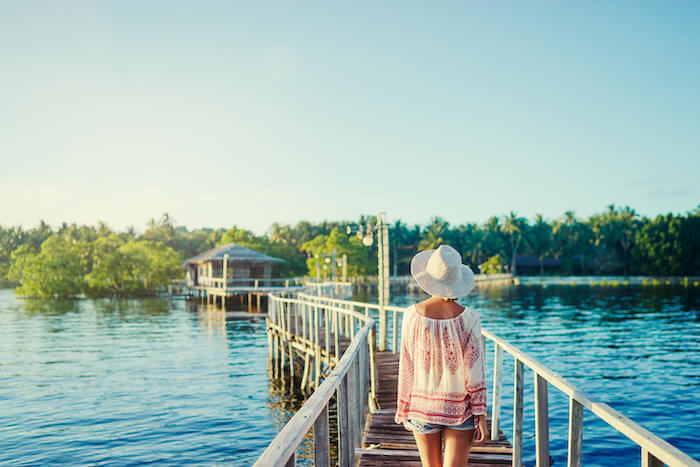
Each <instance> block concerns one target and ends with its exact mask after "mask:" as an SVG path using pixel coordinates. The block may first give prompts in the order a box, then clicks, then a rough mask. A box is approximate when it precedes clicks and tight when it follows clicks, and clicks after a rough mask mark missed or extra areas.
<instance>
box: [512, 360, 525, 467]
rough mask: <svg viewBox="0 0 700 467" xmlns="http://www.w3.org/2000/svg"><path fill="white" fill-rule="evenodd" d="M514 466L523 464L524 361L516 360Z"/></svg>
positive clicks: (514, 382) (519, 466) (514, 383)
mask: <svg viewBox="0 0 700 467" xmlns="http://www.w3.org/2000/svg"><path fill="white" fill-rule="evenodd" d="M513 386H514V390H513V393H514V394H513V467H521V466H522V465H523V362H521V361H520V360H518V359H516V360H515V378H514V380H513Z"/></svg>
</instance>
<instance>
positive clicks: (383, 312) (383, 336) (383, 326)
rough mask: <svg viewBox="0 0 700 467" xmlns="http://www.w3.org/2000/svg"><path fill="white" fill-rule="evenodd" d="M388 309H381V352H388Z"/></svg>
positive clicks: (381, 307)
mask: <svg viewBox="0 0 700 467" xmlns="http://www.w3.org/2000/svg"><path fill="white" fill-rule="evenodd" d="M386 327H387V326H386V308H384V307H383V306H380V307H379V351H384V350H386Z"/></svg>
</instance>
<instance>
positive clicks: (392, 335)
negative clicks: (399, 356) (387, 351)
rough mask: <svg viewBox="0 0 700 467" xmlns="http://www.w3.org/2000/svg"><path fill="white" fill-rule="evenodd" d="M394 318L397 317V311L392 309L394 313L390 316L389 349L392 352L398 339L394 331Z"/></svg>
mask: <svg viewBox="0 0 700 467" xmlns="http://www.w3.org/2000/svg"><path fill="white" fill-rule="evenodd" d="M396 318H397V313H396V310H394V315H393V316H392V319H391V351H392V353H394V354H395V353H396V349H397V348H396V343H397V339H398V335H397V334H398V332H397V331H396V328H397V324H396Z"/></svg>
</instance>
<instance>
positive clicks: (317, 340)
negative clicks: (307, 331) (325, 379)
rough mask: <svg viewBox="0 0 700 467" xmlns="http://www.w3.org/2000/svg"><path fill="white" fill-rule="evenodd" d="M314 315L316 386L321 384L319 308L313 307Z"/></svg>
mask: <svg viewBox="0 0 700 467" xmlns="http://www.w3.org/2000/svg"><path fill="white" fill-rule="evenodd" d="M312 312H313V317H314V388H318V385H319V384H321V342H320V337H319V333H320V331H321V329H320V326H321V323H320V322H319V319H320V314H319V311H318V308H315V307H314V308H313V309H312Z"/></svg>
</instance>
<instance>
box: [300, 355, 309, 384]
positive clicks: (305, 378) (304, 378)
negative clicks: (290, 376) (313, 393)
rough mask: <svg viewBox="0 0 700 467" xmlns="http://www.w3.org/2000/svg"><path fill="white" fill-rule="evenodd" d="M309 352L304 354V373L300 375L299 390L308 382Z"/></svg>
mask: <svg viewBox="0 0 700 467" xmlns="http://www.w3.org/2000/svg"><path fill="white" fill-rule="evenodd" d="M309 359H310V357H309V354H308V353H307V354H304V375H303V376H302V377H301V390H302V391H303V390H305V389H306V386H307V385H308V384H309V379H310V378H309V366H310V362H309Z"/></svg>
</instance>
